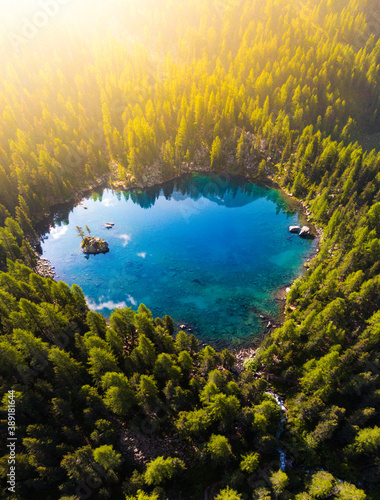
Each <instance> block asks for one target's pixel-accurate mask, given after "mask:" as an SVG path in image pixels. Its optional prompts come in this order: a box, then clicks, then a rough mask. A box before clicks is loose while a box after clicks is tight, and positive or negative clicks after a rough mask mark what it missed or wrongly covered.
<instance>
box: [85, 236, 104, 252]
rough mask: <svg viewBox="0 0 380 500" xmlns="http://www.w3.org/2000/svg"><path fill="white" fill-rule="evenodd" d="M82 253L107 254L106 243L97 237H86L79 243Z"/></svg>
mask: <svg viewBox="0 0 380 500" xmlns="http://www.w3.org/2000/svg"><path fill="white" fill-rule="evenodd" d="M80 246H81V248H82V251H83V252H84V253H89V254H97V253H107V252H109V248H108V243H107V242H106V241H104V240H103V239H102V238H99V237H98V236H90V235H89V234H88V235H86V236H85V237H84V238H83V240H82V243H81V245H80Z"/></svg>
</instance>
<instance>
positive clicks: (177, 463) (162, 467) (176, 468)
mask: <svg viewBox="0 0 380 500" xmlns="http://www.w3.org/2000/svg"><path fill="white" fill-rule="evenodd" d="M184 468H185V464H184V463H183V461H182V460H179V459H178V458H171V457H168V458H164V457H158V458H156V459H155V460H153V461H152V462H149V464H148V465H147V467H146V471H145V474H144V479H145V482H146V484H147V485H148V486H151V485H154V486H158V485H160V484H162V483H165V482H167V481H170V480H171V479H172V478H173V477H174V476H175V475H176V474H178V473H179V472H180V471H181V470H183V469H184Z"/></svg>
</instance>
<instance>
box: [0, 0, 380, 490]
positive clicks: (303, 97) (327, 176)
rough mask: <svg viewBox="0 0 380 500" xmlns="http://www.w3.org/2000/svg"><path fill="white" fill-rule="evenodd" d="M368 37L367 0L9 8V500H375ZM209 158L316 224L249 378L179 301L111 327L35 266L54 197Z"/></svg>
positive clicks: (0, 45) (5, 162)
mask: <svg viewBox="0 0 380 500" xmlns="http://www.w3.org/2000/svg"><path fill="white" fill-rule="evenodd" d="M66 4H67V5H66ZM36 5H37V4H36ZM379 36H380V16H379V3H378V1H377V0H360V1H359V0H295V1H292V2H291V1H289V0H193V1H192V2H185V1H177V2H174V1H173V0H139V2H137V1H135V0H131V1H130V2H123V1H121V0H110V1H109V2H107V4H105V3H101V2H100V1H95V2H93V3H91V4H90V3H89V2H87V1H86V0H81V1H80V2H79V1H78V2H63V1H62V2H61V1H58V0H57V1H55V0H51V1H50V2H48V1H42V2H39V3H38V6H35V7H33V8H30V9H29V10H27V11H25V12H24V13H23V14H22V15H20V14H19V15H14V16H9V18H6V17H5V18H4V21H3V22H2V24H1V26H0V37H1V38H0V60H1V62H2V65H1V66H2V77H1V79H0V112H1V115H0V116H1V120H0V269H1V271H0V387H1V408H0V410H1V417H0V418H1V420H0V436H1V445H0V446H1V458H0V476H1V478H0V480H1V484H0V487H1V495H2V497H3V498H15V499H19V500H22V499H35V498H41V499H42V498H43V499H51V500H55V499H60V500H74V499H87V498H92V499H94V500H95V499H103V498H111V499H127V500H149V499H151V500H164V499H169V500H177V499H178V500H179V499H189V500H190V499H194V500H200V499H206V498H207V499H211V498H214V499H216V500H242V499H253V500H270V499H280V500H281V499H295V500H308V499H330V498H334V499H340V500H350V499H353V500H362V499H363V500H364V499H369V500H377V499H380V426H379V415H380V377H379V375H380V351H379V347H380V310H379V304H380V260H379V257H380V153H379V149H380V141H379V138H380V87H379V81H380V38H379ZM197 170H199V171H209V172H227V173H228V174H229V175H235V174H239V175H242V176H245V177H246V178H247V179H250V180H260V182H268V183H270V184H271V185H276V186H278V187H279V188H281V189H283V190H284V191H286V192H287V193H289V194H291V195H292V196H293V197H294V198H295V199H298V200H301V201H302V202H303V203H304V205H305V206H306V207H307V208H308V210H310V213H311V220H312V222H313V223H314V224H316V225H317V226H318V227H321V228H322V232H323V236H322V238H321V241H320V248H319V252H318V254H317V255H316V257H315V258H314V259H313V260H312V261H311V263H310V265H309V266H308V269H307V271H306V272H305V273H304V275H303V276H302V277H301V278H299V279H298V280H297V281H296V282H295V283H294V284H293V286H292V287H291V290H290V292H289V293H288V295H287V300H286V305H285V313H286V317H285V321H284V323H283V325H282V326H281V327H279V328H277V329H275V330H274V332H272V333H271V334H270V335H268V336H266V338H265V339H264V340H263V341H262V342H261V344H260V346H259V347H258V349H257V350H256V353H255V356H254V357H253V358H251V359H249V360H247V361H246V362H245V365H244V370H238V369H237V367H236V358H235V356H234V355H233V354H232V353H231V352H229V351H228V350H223V351H222V352H217V351H216V350H215V349H213V347H211V346H205V347H202V346H200V345H199V343H198V341H197V339H196V338H195V337H194V336H193V335H188V334H186V333H185V332H183V331H179V332H175V329H174V324H173V320H172V318H170V316H168V315H165V316H163V317H162V318H154V317H153V316H152V313H151V311H150V310H149V309H147V308H146V307H145V306H144V304H140V305H139V307H138V310H137V311H134V310H132V309H131V308H124V309H117V310H115V311H114V312H113V313H112V315H111V317H110V319H109V320H106V319H105V318H104V317H103V316H101V315H100V314H99V313H96V312H94V311H90V310H89V308H88V305H87V303H86V300H85V298H84V295H83V292H82V291H81V289H80V288H79V286H77V285H73V286H72V287H69V286H68V285H67V284H65V283H64V282H62V281H55V280H53V279H50V278H46V277H43V276H40V275H39V274H37V273H36V272H35V269H36V265H37V259H38V255H37V254H36V252H35V249H36V248H37V247H38V236H39V235H38V234H37V233H36V224H37V223H38V222H39V221H41V220H42V219H43V218H44V217H46V215H47V214H49V210H50V208H51V207H52V206H53V205H55V204H57V203H60V202H64V201H68V200H73V199H76V198H77V197H78V196H80V195H81V193H82V192H83V191H84V190H86V189H91V188H92V187H95V186H98V185H100V184H102V183H105V182H106V183H109V184H110V185H111V186H114V187H118V188H120V189H132V190H135V191H134V192H136V193H137V194H136V196H137V197H138V196H139V195H138V193H139V192H140V191H139V190H141V188H143V187H146V186H150V187H152V186H157V185H158V184H160V183H161V182H163V181H166V180H169V179H173V178H177V177H179V176H181V175H183V174H185V173H189V172H193V171H197ZM153 198H154V196H153ZM79 199H80V198H79ZM147 201H148V203H149V202H150V200H147ZM9 391H13V392H12V393H11V394H12V397H13V400H14V401H15V408H16V434H17V442H16V455H15V459H14V460H15V463H14V465H15V469H16V487H15V492H13V491H12V490H9V487H10V483H9V482H8V481H9V476H8V474H9V471H10V469H9V467H10V463H9V459H10V451H9V448H8V447H7V443H8V441H7V438H8V435H9V434H8V433H9V426H10V423H9V422H10V421H9V411H8V410H9V394H10V392H9ZM278 394H280V395H281V397H282V399H283V401H284V407H285V410H282V409H281V408H280V406H279V404H278V396H277V395H278ZM284 457H285V458H284Z"/></svg>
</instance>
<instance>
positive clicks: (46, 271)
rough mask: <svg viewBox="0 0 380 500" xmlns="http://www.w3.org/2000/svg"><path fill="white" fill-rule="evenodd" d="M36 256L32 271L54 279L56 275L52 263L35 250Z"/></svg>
mask: <svg viewBox="0 0 380 500" xmlns="http://www.w3.org/2000/svg"><path fill="white" fill-rule="evenodd" d="M35 254H36V257H37V264H36V266H35V267H34V268H33V271H34V272H35V273H36V274H39V275H40V276H42V277H43V278H52V279H54V278H55V277H58V276H56V274H55V267H54V266H53V265H52V263H51V262H50V261H49V260H48V259H44V258H43V257H41V255H39V254H38V253H37V252H35Z"/></svg>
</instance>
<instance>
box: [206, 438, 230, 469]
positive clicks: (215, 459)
mask: <svg viewBox="0 0 380 500" xmlns="http://www.w3.org/2000/svg"><path fill="white" fill-rule="evenodd" d="M206 452H207V455H208V457H209V458H210V460H211V462H212V463H214V464H215V465H218V464H225V463H226V462H228V460H229V459H230V457H231V454H232V451H231V445H230V443H229V442H228V439H227V438H226V437H225V436H222V435H220V434H219V435H216V434H213V435H212V436H211V437H210V440H209V442H208V443H207V444H206Z"/></svg>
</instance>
